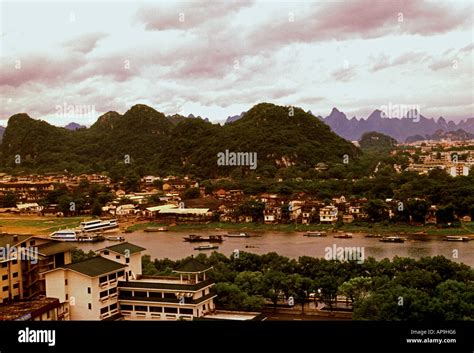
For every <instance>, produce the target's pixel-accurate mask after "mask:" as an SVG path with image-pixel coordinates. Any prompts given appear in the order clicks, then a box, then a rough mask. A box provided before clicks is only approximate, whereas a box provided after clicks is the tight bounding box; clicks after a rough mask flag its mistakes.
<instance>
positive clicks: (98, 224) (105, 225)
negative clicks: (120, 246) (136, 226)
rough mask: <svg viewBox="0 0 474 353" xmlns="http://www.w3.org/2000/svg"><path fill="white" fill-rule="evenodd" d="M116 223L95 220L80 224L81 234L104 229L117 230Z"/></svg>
mask: <svg viewBox="0 0 474 353" xmlns="http://www.w3.org/2000/svg"><path fill="white" fill-rule="evenodd" d="M117 227H118V223H117V220H116V219H108V220H101V219H95V220H93V221H87V222H81V225H80V228H81V230H82V231H83V232H97V231H101V230H105V229H112V228H117Z"/></svg>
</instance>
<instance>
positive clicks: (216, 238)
mask: <svg viewBox="0 0 474 353" xmlns="http://www.w3.org/2000/svg"><path fill="white" fill-rule="evenodd" d="M183 239H184V241H189V242H191V243H194V242H201V241H207V242H210V243H222V242H223V241H224V239H222V235H209V236H202V235H195V234H191V235H188V236H187V237H184V238H183Z"/></svg>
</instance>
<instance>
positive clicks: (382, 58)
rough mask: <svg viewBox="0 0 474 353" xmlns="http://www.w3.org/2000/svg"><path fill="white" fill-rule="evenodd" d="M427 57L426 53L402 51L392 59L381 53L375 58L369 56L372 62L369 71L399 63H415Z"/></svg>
mask: <svg viewBox="0 0 474 353" xmlns="http://www.w3.org/2000/svg"><path fill="white" fill-rule="evenodd" d="M426 58H427V54H426V53H421V52H407V53H403V54H401V55H399V56H397V57H396V58H394V59H393V60H390V58H389V56H388V55H386V54H381V55H379V57H377V58H371V61H373V62H374V63H373V64H372V66H371V68H370V71H371V72H377V71H380V70H383V69H386V68H389V67H395V66H399V65H405V64H409V63H417V62H420V61H423V60H424V59H426Z"/></svg>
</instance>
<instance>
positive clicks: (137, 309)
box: [135, 305, 148, 311]
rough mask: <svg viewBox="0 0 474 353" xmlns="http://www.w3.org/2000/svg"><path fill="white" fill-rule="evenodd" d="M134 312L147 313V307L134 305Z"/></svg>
mask: <svg viewBox="0 0 474 353" xmlns="http://www.w3.org/2000/svg"><path fill="white" fill-rule="evenodd" d="M135 311H148V307H147V306H144V305H135Z"/></svg>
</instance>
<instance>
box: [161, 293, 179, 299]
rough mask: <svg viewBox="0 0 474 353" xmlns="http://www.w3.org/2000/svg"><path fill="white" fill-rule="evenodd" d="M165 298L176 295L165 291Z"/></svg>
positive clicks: (173, 297) (171, 297) (172, 297)
mask: <svg viewBox="0 0 474 353" xmlns="http://www.w3.org/2000/svg"><path fill="white" fill-rule="evenodd" d="M164 297H165V298H170V299H176V295H175V294H174V293H165V296H164Z"/></svg>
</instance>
